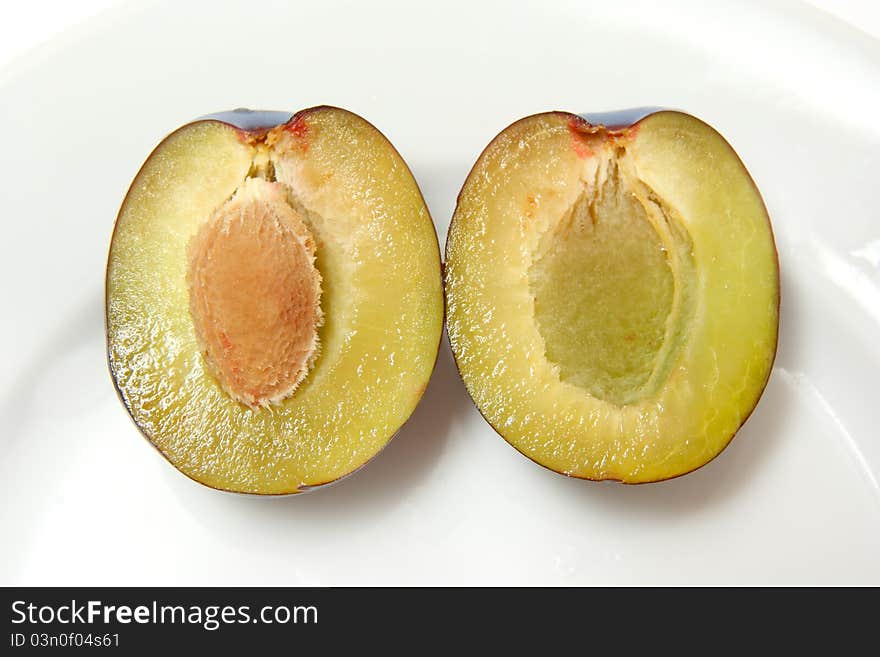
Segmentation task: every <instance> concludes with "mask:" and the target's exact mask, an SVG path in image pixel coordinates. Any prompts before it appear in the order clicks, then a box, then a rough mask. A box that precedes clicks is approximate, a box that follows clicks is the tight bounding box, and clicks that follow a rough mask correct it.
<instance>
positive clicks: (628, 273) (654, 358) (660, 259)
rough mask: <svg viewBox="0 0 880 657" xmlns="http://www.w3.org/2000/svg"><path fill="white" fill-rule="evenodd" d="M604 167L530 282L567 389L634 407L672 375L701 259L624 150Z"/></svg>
mask: <svg viewBox="0 0 880 657" xmlns="http://www.w3.org/2000/svg"><path fill="white" fill-rule="evenodd" d="M598 157H602V155H598ZM605 158H606V159H605V160H604V161H603V162H601V163H600V165H599V166H598V168H597V169H596V174H595V178H594V179H593V180H591V181H589V182H586V183H584V187H583V191H582V193H581V194H580V195H579V197H578V198H577V200H576V202H575V203H574V204H573V205H572V206H571V207H570V209H569V210H568V212H567V213H565V215H564V216H562V217H561V218H560V219H559V221H558V222H557V223H556V224H555V226H551V227H550V228H549V229H548V230H547V232H546V233H544V235H542V236H541V239H540V241H539V243H538V244H539V246H538V249H537V250H536V252H535V254H533V256H534V257H533V260H532V265H531V267H530V269H529V283H530V289H531V293H532V295H533V297H534V309H535V319H536V321H537V325H538V330H539V332H540V334H541V336H542V337H543V339H544V343H545V350H546V357H547V359H548V360H549V361H551V362H552V363H553V364H555V365H556V366H557V367H558V371H559V376H560V378H561V379H562V381H565V382H568V383H570V384H572V385H576V386H579V387H580V388H583V389H584V390H586V391H587V392H588V393H589V394H590V395H592V396H594V397H597V398H599V399H603V400H605V401H608V402H611V403H613V404H617V405H625V404H630V403H633V402H635V401H638V400H640V399H643V398H645V397H647V396H649V395H651V394H652V393H653V392H654V391H656V390H657V389H658V388H659V387H660V386H661V385H662V383H663V381H664V380H665V378H666V376H667V375H668V372H669V370H670V368H671V364H672V361H673V359H674V357H675V354H676V353H677V351H678V348H679V347H680V344H681V342H682V340H683V335H684V329H685V325H686V317H687V315H688V313H689V312H690V308H691V306H692V304H691V301H692V294H691V293H690V288H691V279H692V274H693V257H692V248H691V242H690V239H689V237H688V236H687V233H686V231H685V230H684V229H683V227H682V225H681V223H680V222H678V221H677V220H676V219H675V216H674V212H673V211H672V209H671V208H669V207H668V206H667V205H666V204H665V203H664V202H663V201H662V200H661V199H659V198H658V197H657V196H656V195H655V194H653V193H652V192H651V191H650V190H649V189H648V188H647V187H646V186H645V185H644V183H642V182H641V181H640V180H638V178H637V176H636V175H635V172H634V168H633V165H632V162H631V161H630V159H629V157H628V155H627V154H626V152H625V150H624V149H622V148H615V149H608V151H607V153H606V155H605Z"/></svg>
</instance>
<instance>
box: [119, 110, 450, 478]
mask: <svg viewBox="0 0 880 657" xmlns="http://www.w3.org/2000/svg"><path fill="white" fill-rule="evenodd" d="M106 286H107V290H106V291H107V299H106V326H107V349H108V357H109V364H110V371H111V374H112V377H113V380H114V382H115V384H116V387H117V390H118V392H119V395H120V397H121V399H122V401H123V402H124V404H125V406H126V408H127V409H128V412H129V413H130V415H131V417H132V419H133V420H134V421H135V423H136V425H137V426H138V427H139V428H140V430H141V432H142V433H143V434H144V435H145V436H146V437H147V438H148V439H149V440H150V441H151V442H152V444H153V445H154V446H155V447H156V448H158V450H159V451H160V452H161V453H162V454H163V455H164V456H165V457H166V458H167V459H168V460H169V461H170V462H171V463H172V464H173V465H174V466H175V467H176V468H177V469H179V470H180V471H181V472H183V473H184V474H186V475H187V476H189V477H191V478H192V479H194V480H196V481H198V482H200V483H202V484H205V485H207V486H210V487H213V488H218V489H222V490H227V491H234V492H242V493H254V494H287V493H296V492H300V491H304V490H309V489H311V488H315V487H317V486H320V485H322V484H325V483H327V482H331V481H335V480H337V479H339V478H341V477H343V476H345V475H347V474H349V473H351V472H353V471H354V470H356V469H357V468H359V467H361V466H362V465H364V464H365V463H366V462H367V461H369V460H370V459H371V458H372V457H373V456H375V455H376V454H377V453H378V452H379V451H380V450H381V449H382V448H383V447H384V446H385V445H386V443H388V441H389V440H390V439H391V437H392V436H393V435H394V434H395V433H396V432H397V431H398V429H399V428H400V427H401V426H402V425H403V423H404V422H405V421H406V420H407V418H408V417H409V416H410V415H411V413H412V412H413V410H414V409H415V407H416V405H417V404H418V402H419V399H420V398H421V396H422V393H423V392H424V390H425V387H426V386H427V383H428V379H429V377H430V375H431V372H432V369H433V367H434V363H435V361H436V358H437V351H438V347H439V343H440V335H441V331H442V325H443V312H444V308H443V293H442V276H441V266H440V252H439V247H438V243H437V236H436V233H435V231H434V226H433V223H432V221H431V218H430V216H429V214H428V210H427V207H426V206H425V203H424V200H423V198H422V195H421V193H420V191H419V188H418V186H417V184H416V182H415V180H414V179H413V176H412V174H411V173H410V171H409V169H408V168H407V166H406V164H405V163H404V161H403V159H402V158H401V156H400V155H399V154H398V152H397V151H396V150H395V149H394V147H393V146H392V145H391V144H390V143H389V142H388V140H387V139H385V137H383V136H382V134H381V133H380V132H379V131H378V130H377V129H376V128H374V127H373V126H372V125H370V124H369V123H367V122H366V121H365V120H364V119H362V118H360V117H358V116H357V115H355V114H353V113H351V112H348V111H345V110H341V109H337V108H331V107H317V108H313V109H308V110H304V111H301V112H298V113H296V114H288V113H278V112H251V111H247V110H236V111H233V112H228V113H221V114H216V115H210V116H208V117H205V118H204V119H201V120H198V121H195V122H193V123H190V124H187V125H185V126H183V127H182V128H180V129H178V130H176V131H175V132H173V133H172V134H171V135H169V136H168V137H166V138H165V139H164V140H163V141H162V142H161V144H159V146H158V147H157V148H156V149H155V151H154V152H153V153H152V155H150V157H149V158H148V159H147V161H146V162H145V164H144V165H143V167H142V168H141V170H140V172H139V173H138V174H137V176H136V178H135V179H134V182H133V183H132V185H131V188H130V190H129V192H128V194H127V196H126V197H125V200H124V202H123V204H122V208H121V210H120V212H119V216H118V218H117V221H116V226H115V229H114V232H113V238H112V242H111V246H110V254H109V258H108V263H107V283H106Z"/></svg>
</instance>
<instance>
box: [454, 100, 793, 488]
mask: <svg viewBox="0 0 880 657" xmlns="http://www.w3.org/2000/svg"><path fill="white" fill-rule="evenodd" d="M638 118H639V120H637V121H635V122H632V120H629V119H626V118H624V119H623V120H621V119H619V117H614V116H610V117H609V116H605V117H602V119H601V120H600V121H596V124H595V125H594V124H592V123H590V122H588V121H587V120H586V119H584V118H582V117H580V116H577V115H574V114H568V113H564V112H551V113H546V114H539V115H536V116H531V117H528V118H525V119H522V120H521V121H518V122H516V123H514V124H513V125H511V126H510V127H508V128H507V129H505V130H504V131H503V132H502V133H501V134H499V135H498V136H497V137H496V138H495V140H493V141H492V143H491V144H490V145H489V146H488V147H487V148H486V150H485V151H484V152H483V154H482V155H481V156H480V158H479V159H478V161H477V163H476V164H475V165H474V168H473V170H472V171H471V173H470V175H469V176H468V178H467V181H466V182H465V184H464V187H463V189H462V191H461V194H460V196H459V201H458V205H457V207H456V210H455V214H454V217H453V219H452V224H451V226H450V230H449V235H448V238H447V245H446V299H447V312H448V320H447V321H448V332H449V339H450V344H451V346H452V349H453V351H454V353H455V357H456V361H457V363H458V367H459V370H460V373H461V376H462V378H463V380H464V382H465V385H466V386H467V389H468V391H469V393H470V395H471V397H472V398H473V400H474V402H475V403H476V405H477V407H478V408H479V410H480V412H481V413H482V414H483V415H484V416H485V418H486V419H487V421H488V422H489V423H490V424H491V425H492V426H493V427H494V428H495V429H496V431H497V432H498V433H499V434H501V435H502V436H503V437H504V438H505V439H506V440H507V441H508V442H509V443H510V444H511V445H513V446H514V447H515V448H516V449H518V450H519V451H520V452H522V453H523V454H525V455H526V456H528V457H529V458H531V459H532V460H534V461H536V462H538V463H539V464H541V465H544V466H546V467H548V468H550V469H552V470H555V471H557V472H560V473H564V474H566V475H571V476H574V477H580V478H586V479H594V480H602V479H612V480H618V481H622V482H627V483H641V482H651V481H658V480H663V479H667V478H670V477H675V476H678V475H681V474H684V473H687V472H690V471H691V470H694V469H696V468H698V467H700V466H701V465H703V464H705V463H706V462H708V461H709V460H711V459H712V458H713V457H715V456H716V455H717V454H718V453H719V452H721V450H723V449H724V447H725V446H726V445H727V444H728V442H729V441H730V440H731V438H732V437H733V436H734V434H735V433H736V431H737V430H738V428H739V427H740V426H741V425H742V423H743V422H744V421H745V420H746V418H747V417H748V416H749V414H750V413H751V411H752V409H753V408H754V407H755V405H756V404H757V402H758V399H759V397H760V396H761V393H762V391H763V389H764V387H765V385H766V383H767V380H768V377H769V374H770V370H771V367H772V364H773V359H774V356H775V352H776V342H777V333H778V320H779V272H778V263H777V254H776V249H775V245H774V240H773V233H772V230H771V226H770V221H769V217H768V215H767V211H766V209H765V206H764V203H763V201H762V199H761V196H760V194H759V192H758V190H757V188H756V186H755V184H754V183H753V181H752V179H751V177H750V176H749V174H748V172H747V171H746V169H745V167H744V166H743V164H742V162H741V161H740V159H739V157H738V156H737V155H736V153H735V152H734V151H733V149H732V148H731V147H730V146H729V145H728V143H727V142H726V141H725V140H724V139H723V138H722V137H721V136H720V135H719V134H718V133H717V132H716V131H715V130H713V129H712V128H711V127H709V126H708V125H706V124H705V123H703V122H702V121H700V120H698V119H696V118H694V117H692V116H690V115H687V114H684V113H681V112H673V111H649V112H648V115H647V116H644V117H638ZM603 123H605V124H607V125H608V126H611V127H606V125H603Z"/></svg>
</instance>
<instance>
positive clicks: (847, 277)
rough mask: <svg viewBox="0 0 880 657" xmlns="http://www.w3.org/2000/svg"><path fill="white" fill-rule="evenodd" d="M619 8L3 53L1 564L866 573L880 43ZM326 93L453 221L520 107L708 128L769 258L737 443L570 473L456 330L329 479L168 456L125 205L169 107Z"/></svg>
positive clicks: (401, 11) (874, 475)
mask: <svg viewBox="0 0 880 657" xmlns="http://www.w3.org/2000/svg"><path fill="white" fill-rule="evenodd" d="M613 4H614V8H613V9H612V8H611V6H610V5H608V3H595V4H591V3H585V2H568V1H564V0H562V1H557V2H552V3H546V2H533V3H528V4H525V5H515V4H514V3H501V2H498V3H495V4H481V3H476V2H473V1H463V2H452V3H449V2H443V3H430V4H424V5H421V6H419V4H418V3H412V2H407V3H400V4H397V5H392V3H389V2H370V3H348V2H336V1H329V0H325V1H324V2H301V3H284V2H277V3H276V2H259V3H254V2H241V3H233V2H223V3H216V2H204V3H201V4H200V3H195V4H184V3H181V2H176V1H175V2H159V3H151V4H148V5H145V6H143V7H139V8H138V7H135V8H125V9H119V10H113V11H111V12H109V13H106V14H103V15H101V16H100V17H99V18H97V19H95V20H93V21H91V22H90V23H88V24H87V25H84V26H82V27H81V28H79V29H77V30H74V31H72V32H68V33H66V34H65V35H64V36H63V37H61V38H60V39H57V40H55V41H53V42H52V43H51V44H49V45H48V46H45V47H43V48H41V49H39V50H37V51H35V52H32V53H31V54H30V55H29V56H27V57H26V58H24V59H22V60H19V61H18V62H16V63H15V64H14V65H13V66H11V67H9V68H7V69H5V70H2V71H0V125H2V127H3V136H2V147H0V178H2V181H3V184H2V205H0V208H2V211H0V222H2V231H0V281H2V290H3V297H2V298H3V303H2V320H0V321H2V324H0V354H2V367H0V447H2V454H3V456H2V459H0V486H2V493H3V502H2V513H0V526H2V528H3V529H2V531H3V539H2V540H0V563H2V566H0V568H2V571H0V573H2V576H0V583H3V584H193V585H196V584H197V585H223V584H290V585H294V584H313V585H338V584H624V583H638V584H651V583H727V584H745V583H752V584H760V583H853V584H855V583H873V584H880V558H878V555H880V486H878V480H880V429H878V419H880V417H878V416H880V411H878V407H880V389H878V378H880V210H878V207H880V206H878V201H877V185H878V171H880V123H878V122H877V116H878V115H880V43H878V42H877V41H875V40H873V39H872V38H871V37H869V36H867V35H865V34H862V33H860V32H858V31H857V30H856V29H854V28H851V27H847V26H846V25H845V24H843V23H841V22H838V21H837V20H836V19H833V18H831V17H830V16H827V15H825V14H822V13H820V12H818V11H817V10H814V9H809V8H806V7H798V6H797V5H792V4H787V5H785V6H784V7H780V6H777V5H775V4H773V3H770V6H766V5H767V4H768V3H760V4H759V3H755V4H749V3H742V2H740V3H735V4H733V3H732V4H730V5H729V6H728V5H720V4H716V3H700V4H698V3H694V4H691V5H681V6H670V5H668V4H666V3H640V4H638V5H629V4H626V3H623V4H621V3H613ZM655 4H657V6H658V8H655V7H654V5H655ZM706 4H711V6H712V8H711V9H709V8H706V7H704V5H706ZM324 103H326V104H333V105H338V106H342V107H347V108H349V109H352V110H354V111H355V112H358V113H359V114H361V115H362V116H364V117H366V118H367V119H368V120H370V121H371V122H373V123H374V124H375V125H376V126H377V127H378V128H379V129H380V130H382V131H383V132H384V133H385V134H386V135H387V136H388V138H389V139H390V140H391V141H392V142H393V143H394V144H395V145H396V146H397V147H398V149H399V150H400V152H401V153H402V154H403V156H404V158H405V159H406V160H407V161H408V162H409V164H410V165H411V167H412V169H413V172H414V173H415V176H416V178H417V179H418V182H419V184H420V185H421V187H422V189H423V191H424V193H425V196H426V198H427V201H428V204H429V206H430V209H431V212H432V214H433V216H434V221H435V223H436V226H437V230H438V233H439V235H440V236H441V242H442V241H443V236H445V233H446V229H447V226H448V224H449V218H450V215H451V214H452V210H453V206H454V202H455V197H456V194H457V192H458V189H459V187H460V185H461V183H462V181H463V180H464V177H465V175H466V174H467V172H468V170H469V168H470V166H471V165H472V163H473V162H474V160H475V159H476V157H477V155H478V154H479V152H480V151H481V150H482V148H483V147H484V146H485V145H486V144H487V143H488V141H489V140H490V139H491V138H492V137H493V136H494V135H495V134H496V133H497V132H498V131H500V130H501V129H502V128H504V127H505V126H506V125H508V124H509V123H511V122H512V121H513V120H515V119H517V118H519V117H522V116H525V115H527V114H531V113H535V112H539V111H543V110H548V109H565V110H570V111H575V112H579V111H600V110H607V109H614V108H623V107H633V106H644V105H660V106H665V107H674V108H680V109H684V110H686V111H689V112H691V113H693V114H695V115H697V116H699V117H701V118H703V119H705V120H706V121H708V122H709V123H711V124H712V125H714V126H715V127H716V128H717V129H718V130H719V131H720V132H721V133H722V134H724V135H725V136H726V137H727V138H728V140H729V141H730V142H731V143H732V144H733V145H734V147H735V148H736V149H737V151H738V152H739V154H740V156H741V157H742V159H743V161H744V162H745V163H746V165H747V167H748V168H749V170H750V171H751V173H752V175H753V176H754V178H755V180H756V181H757V183H758V185H759V187H760V189H761V191H762V192H763V194H764V198H765V200H766V202H767V206H768V207H769V209H770V214H771V216H772V219H773V227H774V229H775V231H776V237H777V240H778V244H779V256H780V261H781V267H782V323H781V335H780V341H779V353H778V357H777V359H776V366H775V368H774V370H773V374H772V377H771V379H770V384H769V386H768V388H767V391H766V392H765V394H764V397H763V398H762V400H761V402H760V404H759V405H758V408H757V409H756V411H755V413H754V414H753V416H752V417H751V419H750V420H749V421H748V423H747V424H746V425H745V427H744V428H743V429H742V430H741V431H740V433H739V435H738V437H737V438H736V439H735V440H734V442H733V443H732V444H731V445H730V447H729V448H728V449H727V450H726V451H725V452H724V453H723V454H722V455H721V456H720V457H719V458H717V459H716V460H715V461H713V462H712V463H711V464H709V465H708V466H706V467H705V468H703V469H701V470H699V471H697V472H695V473H693V474H690V475H688V476H686V477H683V478H680V479H677V480H673V481H669V482H666V483H662V484H654V485H648V486H638V487H626V486H621V485H618V484H594V483H589V482H583V481H577V480H571V479H566V478H564V477H562V476H559V475H556V474H553V473H551V472H548V471H546V470H544V469H542V468H539V467H537V466H536V465H534V464H533V463H531V462H529V461H528V460H526V459H525V458H523V457H522V456H520V455H519V454H518V453H517V452H516V451H515V450H514V449H513V448H511V447H510V446H509V445H508V444H507V443H506V442H504V440H502V439H501V438H499V437H498V436H496V435H495V434H494V433H493V432H492V430H491V429H490V428H489V427H488V425H487V424H485V423H484V422H483V420H482V419H481V418H480V416H479V414H478V413H477V411H476V410H475V409H474V408H473V406H472V405H471V403H470V401H469V399H468V397H467V395H466V393H465V390H464V387H463V385H462V384H461V382H460V381H459V379H458V377H457V375H456V373H455V371H454V367H453V364H452V360H451V356H450V354H449V351H448V347H447V346H446V345H445V344H444V346H443V349H442V350H441V354H440V360H439V363H438V365H437V370H436V372H435V374H434V378H433V380H432V382H431V384H430V387H429V389H428V392H427V395H426V396H425V399H424V400H423V402H422V404H421V406H420V407H419V408H418V410H417V411H416V414H415V416H414V419H413V420H412V422H411V423H410V424H408V425H407V427H406V429H405V430H404V431H403V432H402V433H401V434H400V435H399V436H398V437H397V438H396V439H395V441H394V442H393V443H392V444H391V446H390V447H389V448H388V449H387V450H386V451H385V452H384V453H382V454H381V455H380V456H379V457H378V458H377V459H376V460H375V461H374V462H373V463H371V464H370V465H368V466H367V467H366V468H365V469H364V470H362V471H361V472H359V473H357V474H356V475H354V476H353V477H350V478H349V479H347V480H345V481H343V482H341V483H339V484H337V485H335V486H333V487H330V488H328V489H326V490H321V491H318V492H316V493H314V494H310V495H306V496H300V497H295V498H287V499H280V500H278V499H255V498H249V497H237V496H233V495H227V494H221V493H217V492H214V491H211V490H209V489H207V488H203V487H201V486H199V485H198V484H195V483H193V482H192V481H190V480H188V479H186V478H185V477H184V476H182V475H180V474H178V473H177V472H176V471H175V470H174V469H173V468H172V467H171V466H170V465H169V464H168V463H166V462H165V461H164V460H163V459H162V458H161V457H160V456H159V455H158V454H157V453H156V452H155V451H154V450H153V449H152V448H151V447H150V446H149V445H148V443H147V442H146V441H145V440H144V439H143V438H141V436H140V435H139V433H138V432H137V430H136V429H135V428H134V426H133V425H132V424H131V422H130V420H129V419H128V416H127V414H126V412H125V410H124V409H123V407H122V406H121V405H120V403H119V401H118V400H117V398H116V394H115V393H114V390H113V386H112V385H111V382H110V378H109V375H108V373H107V367H106V363H105V356H104V335H103V317H102V312H103V295H104V266H105V258H106V252H107V247H108V242H109V238H110V231H111V228H112V226H113V221H114V218H115V216H116V211H117V209H118V206H119V204H120V202H121V200H122V197H123V195H124V194H125V191H126V189H127V186H128V184H129V182H130V180H131V178H132V177H133V176H134V174H135V173H136V171H137V169H138V167H139V166H140V164H141V162H142V161H143V159H144V158H145V157H146V155H147V154H148V153H149V152H150V150H151V149H152V148H153V147H154V146H155V145H156V144H157V143H158V142H159V141H160V140H161V139H162V137H163V136H164V135H165V134H166V133H168V132H169V131H171V130H173V129H174V128H176V127H177V126H178V125H180V124H182V123H184V122H186V121H188V120H190V119H192V118H194V117H196V116H199V115H202V114H205V113H208V112H213V111H217V110H223V109H230V108H233V107H238V106H250V107H258V108H267V109H279V110H297V109H301V108H305V107H309V106H312V105H317V104H324Z"/></svg>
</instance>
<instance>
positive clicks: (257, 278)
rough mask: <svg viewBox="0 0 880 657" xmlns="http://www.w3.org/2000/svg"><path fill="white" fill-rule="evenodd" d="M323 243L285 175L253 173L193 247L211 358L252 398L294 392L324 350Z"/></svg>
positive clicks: (198, 312)
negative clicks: (295, 204) (277, 178)
mask: <svg viewBox="0 0 880 657" xmlns="http://www.w3.org/2000/svg"><path fill="white" fill-rule="evenodd" d="M314 263H315V243H314V240H313V238H312V235H311V233H310V232H309V229H308V228H307V227H306V225H305V224H304V223H303V220H302V218H301V217H300V216H299V213H297V212H296V210H295V209H294V208H292V207H291V206H290V204H289V203H288V202H287V200H286V190H285V188H284V186H283V185H282V184H281V183H277V182H268V181H266V180H264V179H262V178H248V179H247V180H245V182H244V184H243V185H242V186H241V187H240V188H239V189H238V190H237V191H236V193H235V194H234V195H233V196H232V198H230V199H229V200H228V201H226V202H225V203H223V205H221V206H220V207H219V208H218V209H217V210H216V211H215V212H214V213H213V216H212V217H211V218H210V219H209V220H208V221H206V222H205V223H204V224H202V226H201V227H200V228H199V230H198V232H197V233H196V235H195V236H194V237H193V239H192V240H191V242H190V246H189V271H188V275H187V279H188V283H189V291H190V310H191V313H192V316H193V322H194V324H195V330H196V335H197V337H198V339H199V342H200V344H201V345H202V347H203V349H204V351H205V359H206V361H207V364H208V367H209V368H210V369H211V371H212V373H213V374H214V376H215V377H217V379H218V380H219V381H220V383H221V385H222V386H223V388H224V389H225V390H226V391H227V392H228V393H229V394H230V395H231V396H232V398H233V399H236V400H238V401H240V402H242V403H245V404H247V405H248V406H267V405H268V404H269V403H270V402H271V403H278V402H280V401H281V400H282V399H284V398H286V397H288V396H290V395H291V394H292V393H293V392H294V391H295V390H296V388H297V386H298V385H299V383H300V382H301V381H302V380H303V379H304V378H305V376H306V374H307V372H308V369H309V367H310V365H311V363H312V361H313V359H314V358H315V356H316V355H317V349H318V339H317V330H318V326H319V325H320V321H321V308H320V299H321V276H320V274H319V273H318V271H317V269H316V268H315V264H314Z"/></svg>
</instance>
